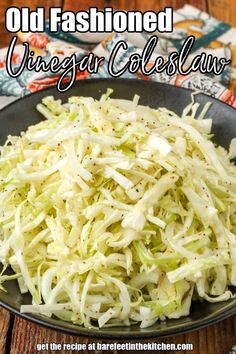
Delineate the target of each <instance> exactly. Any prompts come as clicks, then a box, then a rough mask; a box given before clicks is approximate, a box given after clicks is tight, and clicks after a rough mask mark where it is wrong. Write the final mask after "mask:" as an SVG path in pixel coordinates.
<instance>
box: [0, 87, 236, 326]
mask: <svg viewBox="0 0 236 354" xmlns="http://www.w3.org/2000/svg"><path fill="white" fill-rule="evenodd" d="M110 93H111V92H110V91H109V92H108V93H107V94H104V95H103V96H102V97H101V99H100V100H99V101H97V100H95V99H93V98H91V97H71V98H70V99H69V101H68V102H67V103H65V104H62V102H61V100H55V99H54V98H53V97H45V98H44V99H43V100H42V103H40V104H39V105H38V106H37V109H38V111H39V112H41V113H42V114H43V116H44V117H45V118H46V120H44V121H42V122H40V123H39V124H37V125H34V126H31V127H29V128H28V130H27V131H26V132H25V133H22V134H21V136H20V137H16V136H9V137H8V139H7V141H6V143H5V145H4V146H3V147H2V150H1V157H0V230H1V235H0V262H1V263H2V265H3V270H2V273H1V274H0V287H1V290H2V291H4V290H5V289H4V282H5V281H9V280H11V279H15V278H17V280H18V283H19V287H20V290H21V292H22V293H25V292H30V293H31V295H32V304H29V305H23V306H22V307H21V311H22V312H31V313H40V314H43V315H45V316H52V315H55V316H56V317H58V318H61V319H64V320H66V321H72V322H74V323H76V324H79V325H84V326H85V327H88V328H91V327H103V326H118V325H119V326H124V325H125V326H129V325H131V324H133V323H140V326H141V327H142V328H144V327H148V326H151V325H152V324H153V323H155V322H156V321H157V320H158V319H161V320H163V319H165V318H179V317H181V316H186V315H188V314H189V311H190V306H191V302H192V299H193V298H194V299H196V298H200V299H205V300H207V301H210V302H218V301H225V300H228V299H229V298H231V297H233V296H234V295H233V294H232V293H231V291H230V290H229V286H230V285H233V286H236V275H235V274H236V237H235V233H236V167H235V166H234V165H233V163H232V162H231V161H230V157H234V156H235V155H234V152H233V151H234V150H235V142H234V143H233V144H234V145H232V148H231V151H230V153H228V152H227V151H226V150H224V149H223V148H222V147H216V146H215V145H214V144H213V142H212V141H211V137H212V136H211V120H210V119H202V118H203V114H200V119H195V118H194V113H195V114H196V111H197V108H198V107H197V106H196V105H195V104H194V103H192V104H191V105H190V106H188V107H187V108H186V109H185V111H184V112H183V115H182V117H179V116H177V115H176V114H174V113H173V112H171V111H169V110H167V109H165V108H159V109H151V108H149V107H144V106H141V105H138V97H137V96H135V97H134V100H133V101H128V100H118V99H112V98H110ZM208 108H209V107H207V109H208ZM8 266H10V267H11V268H12V269H13V270H14V273H15V274H14V275H11V276H8V275H6V274H5V269H6V268H7V267H8Z"/></svg>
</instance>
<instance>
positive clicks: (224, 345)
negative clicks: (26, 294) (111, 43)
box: [0, 0, 236, 354]
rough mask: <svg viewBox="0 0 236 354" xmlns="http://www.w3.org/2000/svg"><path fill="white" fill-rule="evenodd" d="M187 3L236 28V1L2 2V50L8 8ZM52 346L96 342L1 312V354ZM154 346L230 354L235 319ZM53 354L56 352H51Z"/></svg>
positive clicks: (195, 353) (234, 338) (92, 353)
mask: <svg viewBox="0 0 236 354" xmlns="http://www.w3.org/2000/svg"><path fill="white" fill-rule="evenodd" d="M186 3H189V4H191V5H193V6H196V7H198V8H200V9H202V10H204V11H208V12H209V13H210V14H211V15H213V16H215V17H216V18H219V19H220V20H222V21H225V22H228V23H231V24H232V25H235V26H236V16H235V14H236V0H190V1H185V0H172V1H171V0H169V1H168V0H148V1H145V0H129V1H126V0H97V1H96V3H95V2H94V0H80V1H71V0H24V2H22V1H20V0H14V1H13V0H0V34H1V35H0V47H4V46H7V45H8V43H9V41H10V38H11V34H10V33H7V32H6V30H5V28H4V14H5V10H6V8H7V7H9V6H18V7H21V6H28V7H30V8H31V9H32V10H33V9H35V8H36V7H37V6H45V7H46V10H47V9H48V7H49V6H61V7H64V9H67V10H68V9H70V10H75V11H78V10H83V9H87V8H88V7H89V6H95V5H96V6H97V7H98V8H103V7H104V6H113V7H114V8H120V9H139V10H142V11H145V10H150V9H152V10H156V11H157V10H159V9H161V8H163V7H164V6H167V5H168V6H173V7H174V8H175V9H176V8H180V7H181V6H183V5H185V4H186ZM52 342H55V343H86V344H88V343H92V342H94V340H92V339H88V338H82V337H76V336H69V335H65V334H62V333H59V332H56V331H52V330H48V329H46V328H43V327H40V326H38V325H35V324H33V323H31V322H28V321H25V320H23V319H21V318H18V317H15V316H13V315H10V313H9V312H7V311H6V310H4V309H1V308H0V354H9V353H10V354H31V353H36V352H37V351H36V344H38V343H52ZM99 342H101V341H99ZM106 342H107V343H108V342H109V341H106ZM146 342H147V341H146ZM154 342H157V343H160V342H164V343H192V344H193V347H194V350H193V351H191V352H190V351H178V354H190V353H191V354H227V353H229V350H230V349H231V348H232V346H233V345H234V344H236V316H234V317H231V318H228V319H226V320H224V321H221V322H219V323H217V324H215V325H212V326H209V327H207V328H204V329H201V330H199V331H194V332H190V333H188V334H185V335H179V336H176V337H169V338H163V339H154ZM40 353H49V351H44V352H43V351H41V352H40ZM50 353H56V352H53V351H50ZM57 353H58V352H57ZM60 353H71V354H73V353H75V351H73V352H72V351H60ZM83 353H85V354H87V353H88V354H95V353H96V354H99V353H101V351H83ZM110 353H111V351H110ZM113 353H116V352H113ZM130 353H131V352H130ZM139 353H142V352H141V351H140V352H139ZM143 353H144V352H143ZM146 353H147V352H146ZM150 353H151V352H150ZM158 353H173V351H171V352H169V351H163V352H161V351H160V352H158Z"/></svg>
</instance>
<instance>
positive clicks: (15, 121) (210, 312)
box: [0, 79, 236, 339]
mask: <svg viewBox="0 0 236 354" xmlns="http://www.w3.org/2000/svg"><path fill="white" fill-rule="evenodd" d="M108 87H110V88H113V89H114V93H113V95H112V96H113V97H114V98H126V99H132V98H133V96H134V94H138V95H139V96H140V101H139V102H140V103H141V104H143V105H148V106H150V107H153V108H157V107H166V108H168V109H170V110H172V111H174V112H175V113H177V114H181V113H182V110H183V108H184V107H186V105H187V104H189V103H190V100H191V91H190V90H186V89H183V88H177V87H174V86H169V85H167V84H161V83H156V82H150V81H141V80H140V81H139V80H129V79H98V80H92V79H91V80H85V81H81V82H78V83H77V84H76V85H75V86H74V87H73V88H72V89H71V90H70V91H69V92H65V93H59V92H57V90H56V88H55V87H51V88H49V89H47V90H44V91H40V92H37V93H34V94H31V95H28V96H26V97H24V98H22V99H19V100H17V101H15V102H13V103H11V104H10V105H9V106H7V107H5V108H4V109H2V110H1V111H0V143H1V144H2V143H4V141H5V139H6V137H7V135H8V134H11V135H14V134H16V135H18V134H19V133H20V132H21V131H24V130H26V128H27V127H28V126H29V125H32V124H36V123H38V122H39V121H40V120H42V116H41V115H40V114H39V113H38V112H37V111H36V108H35V107H36V104H37V103H39V102H40V101H41V99H42V98H43V97H45V96H46V95H53V96H55V97H56V98H61V99H62V100H63V101H66V100H67V98H68V97H70V96H72V95H82V96H92V97H94V98H99V97H100V96H101V94H102V93H104V92H105V91H106V89H107V88H108ZM195 101H196V102H199V103H200V107H201V108H202V107H203V106H204V104H205V103H206V102H212V106H211V108H210V110H209V112H208V114H207V116H208V117H209V118H212V119H213V133H214V141H215V142H216V143H217V144H219V145H222V146H224V147H225V148H228V146H229V143H230V141H231V139H232V138H234V137H236V110H234V109H233V108H232V107H230V106H228V105H226V104H224V103H222V102H220V101H218V100H216V99H214V98H211V97H209V96H206V95H204V94H198V95H196V96H195ZM6 288H7V290H8V292H7V293H4V292H0V304H1V305H2V306H3V307H5V308H6V309H8V310H10V311H12V312H13V313H15V314H16V315H20V316H21V317H23V318H25V319H28V320H31V321H33V322H35V323H38V324H41V325H44V326H46V327H49V328H52V329H55V330H60V331H63V332H67V333H70V334H77V335H83V336H89V337H99V338H110V339H111V338H120V339H126V338H127V339H128V338H129V339H141V338H148V337H149V338H150V337H160V336H167V335H168V336H169V335H176V334H180V333H184V332H187V331H191V330H194V329H199V328H201V327H203V326H207V325H210V324H213V323H215V322H217V321H219V320H222V319H224V318H226V317H228V316H230V315H233V314H234V313H236V299H232V300H229V301H227V302H221V303H215V304H212V303H208V302H205V301H204V302H201V303H200V302H193V303H192V306H191V312H190V315H189V316H188V317H183V318H180V319H178V320H174V319H173V320H167V321H165V322H157V323H156V324H155V325H153V326H152V327H149V328H146V329H140V328H139V326H138V325H134V326H131V327H129V328H126V327H114V328H102V329H99V330H94V329H86V328H84V327H80V326H77V325H74V324H72V323H68V322H65V321H62V320H59V319H57V318H55V317H54V318H47V317H43V316H39V315H32V314H20V306H21V305H22V304H29V303H31V297H30V296H29V295H28V294H26V295H21V294H20V291H19V288H18V285H17V282H16V281H9V282H8V283H7V284H6Z"/></svg>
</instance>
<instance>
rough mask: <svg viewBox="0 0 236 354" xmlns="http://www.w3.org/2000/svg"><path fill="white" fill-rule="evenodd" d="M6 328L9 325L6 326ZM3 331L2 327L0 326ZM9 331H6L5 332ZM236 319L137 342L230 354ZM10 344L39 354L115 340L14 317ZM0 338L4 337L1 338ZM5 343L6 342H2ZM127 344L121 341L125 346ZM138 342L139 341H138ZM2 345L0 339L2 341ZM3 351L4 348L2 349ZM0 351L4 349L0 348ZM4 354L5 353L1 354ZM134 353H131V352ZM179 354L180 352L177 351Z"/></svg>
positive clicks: (196, 353) (14, 350) (17, 353)
mask: <svg viewBox="0 0 236 354" xmlns="http://www.w3.org/2000/svg"><path fill="white" fill-rule="evenodd" d="M6 327H7V326H6ZM0 328H1V327H0ZM5 332H6V330H5ZM235 333H236V316H234V317H231V318H228V319H226V320H224V321H221V322H219V323H216V324H215V325H212V326H208V327H206V328H203V329H201V330H199V331H194V332H190V333H187V334H184V335H179V336H175V337H168V338H160V339H154V340H145V341H138V342H155V343H162V342H164V343H176V344H178V343H192V344H193V351H183V350H180V351H178V354H227V353H229V349H230V348H232V346H233V345H234V344H235V343H236V336H235ZM10 334H11V345H10V348H9V347H8V348H9V349H10V354H23V353H25V354H29V353H36V352H37V350H36V345H37V344H46V343H56V344H59V343H60V344H62V345H63V344H64V343H67V344H68V343H70V344H74V343H80V344H82V343H85V344H89V343H94V342H99V343H104V342H105V343H114V342H113V341H109V340H106V341H102V340H93V339H90V338H84V337H77V336H70V335H66V334H63V333H60V332H55V331H52V330H49V329H46V328H44V327H40V326H38V325H35V324H33V323H31V322H29V321H25V320H23V319H21V318H18V317H15V320H14V326H13V330H12V332H11V333H8V335H9V336H10ZM0 338H1V337H0ZM2 342H3V343H4V340H3V341H2ZM122 342H124V341H119V343H122ZM136 342H137V341H136ZM0 343H1V339H0ZM2 348H4V346H2ZM0 350H1V347H0ZM0 353H1V354H2V353H4V351H1V352H0ZM40 353H49V351H40ZM50 353H56V352H55V351H50ZM60 353H71V354H73V353H75V351H60ZM100 353H102V351H100V350H92V351H88V350H85V351H83V354H100ZM110 353H118V351H113V352H111V351H110ZM130 353H132V352H130ZM138 353H143V354H147V352H146V351H139V352H138ZM148 353H154V351H149V352H148ZM158 353H166V354H171V353H172V354H173V351H159V352H158ZM176 353H177V352H176Z"/></svg>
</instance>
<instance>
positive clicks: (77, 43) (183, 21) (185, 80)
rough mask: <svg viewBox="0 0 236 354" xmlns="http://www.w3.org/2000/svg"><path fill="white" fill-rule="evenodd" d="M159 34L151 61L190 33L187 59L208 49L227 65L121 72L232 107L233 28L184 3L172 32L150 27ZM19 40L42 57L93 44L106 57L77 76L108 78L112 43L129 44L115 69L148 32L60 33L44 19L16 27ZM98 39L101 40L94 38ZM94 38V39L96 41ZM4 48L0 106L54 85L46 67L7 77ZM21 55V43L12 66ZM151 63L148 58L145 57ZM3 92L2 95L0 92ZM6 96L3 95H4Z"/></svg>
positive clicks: (235, 76)
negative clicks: (207, 71)
mask: <svg viewBox="0 0 236 354" xmlns="http://www.w3.org/2000/svg"><path fill="white" fill-rule="evenodd" d="M154 34H156V35H157V36H158V37H159V42H158V45H157V47H156V50H155V53H154V54H153V55H152V58H151V61H154V60H155V57H156V56H158V55H162V56H163V57H167V56H168V55H169V54H170V53H171V52H173V51H176V50H178V49H179V48H180V47H181V45H182V43H183V41H184V39H185V38H186V37H187V36H188V35H194V36H195V38H196V42H195V45H194V48H193V51H192V53H191V55H190V56H189V62H190V61H191V60H192V59H193V57H194V56H195V55H197V54H199V53H201V52H206V53H207V54H209V53H211V54H212V55H214V56H217V57H225V58H227V59H231V60H232V65H231V67H230V68H227V69H226V70H225V71H224V72H223V73H222V75H220V76H217V75H208V76H206V75H203V74H201V73H199V72H196V73H193V74H190V75H189V76H182V75H179V74H177V75H173V76H168V75H166V74H165V73H160V74H154V75H152V76H143V75H142V74H141V73H140V72H138V73H137V74H129V73H125V74H124V75H123V76H122V77H124V78H139V79H145V80H154V81H159V82H165V83H169V84H172V85H176V86H181V87H187V88H191V89H194V90H198V91H202V92H204V93H206V94H208V95H211V96H213V97H216V98H218V99H220V100H222V101H224V102H226V103H228V104H230V105H232V106H233V107H235V108H236V96H235V95H234V94H233V92H236V29H235V28H232V27H230V26H229V25H228V24H226V23H223V22H220V21H218V20H216V19H215V18H213V17H211V16H210V15H208V14H207V13H205V12H202V11H200V10H198V9H196V8H194V7H192V6H189V5H185V6H184V7H183V8H182V9H180V10H177V11H175V12H174V32H173V33H172V34H161V33H154ZM18 37H19V39H20V40H21V41H27V42H28V43H29V45H30V48H31V49H32V50H34V51H35V53H36V55H41V56H42V57H44V59H45V61H48V60H49V59H50V57H51V56H54V55H57V56H59V57H60V58H64V57H65V56H70V55H71V54H74V53H75V54H76V56H77V58H80V57H82V56H83V55H84V54H85V53H87V52H88V51H91V50H93V51H94V52H95V53H96V54H97V55H98V56H104V57H105V58H106V60H105V62H104V64H103V65H102V66H101V67H100V68H99V71H98V74H93V75H89V74H88V73H87V72H78V73H77V80H80V79H85V78H91V77H92V78H97V77H100V78H101V77H103V78H108V77H109V74H108V71H107V59H108V57H109V55H110V52H111V50H112V48H113V47H114V45H115V43H116V42H117V41H118V40H120V39H125V41H126V42H127V43H128V45H129V50H128V51H120V52H119V56H118V57H117V59H116V68H115V69H116V70H118V69H119V68H121V67H123V66H124V64H125V62H126V61H127V60H128V58H129V56H130V54H132V53H133V52H138V53H141V51H142V48H143V46H144V45H145V43H146V42H147V40H148V39H149V34H147V33H135V34H130V33H123V34H122V35H118V34H113V35H109V36H107V35H106V34H105V33H104V34H79V33H78V34H64V33H62V32H60V31H59V32H58V33H56V34H55V33H53V34H52V33H50V32H49V26H48V23H47V22H46V30H45V33H44V34H33V33H27V34H25V33H24V34H23V33H19V34H18ZM99 42H100V43H99ZM98 43H99V44H98ZM6 52H7V50H6V49H2V50H0V106H2V105H3V104H7V103H8V102H9V100H13V99H14V98H17V97H20V96H24V95H26V94H28V93H30V92H35V91H38V90H42V89H44V88H46V87H48V86H51V85H55V84H56V82H57V80H58V75H55V74H52V73H50V72H47V73H42V72H39V73H36V72H33V73H32V72H29V71H27V70H24V72H23V73H22V75H21V76H20V77H19V78H10V77H9V76H8V74H7V72H6V69H5V57H6ZM22 55H23V48H22V46H21V45H19V46H17V47H16V50H15V53H14V56H13V64H14V67H15V68H16V69H17V67H18V66H19V63H20V62H21V58H22ZM150 64H151V63H150ZM1 96H4V97H1ZM6 96H8V99H6Z"/></svg>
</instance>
